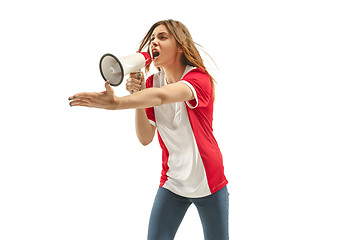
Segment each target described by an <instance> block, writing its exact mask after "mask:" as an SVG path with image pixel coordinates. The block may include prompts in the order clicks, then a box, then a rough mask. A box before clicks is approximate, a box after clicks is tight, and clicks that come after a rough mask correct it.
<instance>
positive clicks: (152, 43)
mask: <svg viewBox="0 0 360 240" xmlns="http://www.w3.org/2000/svg"><path fill="white" fill-rule="evenodd" d="M158 45H159V44H158V40H157V39H156V38H155V39H154V40H152V41H151V46H153V47H156V46H158Z"/></svg>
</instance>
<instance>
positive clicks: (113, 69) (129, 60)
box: [100, 52, 151, 86]
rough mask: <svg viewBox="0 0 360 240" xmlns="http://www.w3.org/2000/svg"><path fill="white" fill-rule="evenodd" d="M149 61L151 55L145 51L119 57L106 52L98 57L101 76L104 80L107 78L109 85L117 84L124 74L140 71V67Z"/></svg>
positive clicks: (120, 81)
mask: <svg viewBox="0 0 360 240" xmlns="http://www.w3.org/2000/svg"><path fill="white" fill-rule="evenodd" d="M150 61H151V57H150V55H149V54H148V53H147V52H137V53H135V54H131V55H129V56H125V57H120V58H119V59H117V58H116V57H115V56H114V55H112V54H110V53H107V54H105V55H103V56H102V57H101V59H100V72H101V76H102V77H103V78H104V80H105V81H108V80H109V81H110V85H111V86H119V85H120V84H121V83H122V81H123V79H124V76H126V75H128V74H130V73H135V72H140V70H141V68H143V67H145V66H146V65H148V64H149V63H150Z"/></svg>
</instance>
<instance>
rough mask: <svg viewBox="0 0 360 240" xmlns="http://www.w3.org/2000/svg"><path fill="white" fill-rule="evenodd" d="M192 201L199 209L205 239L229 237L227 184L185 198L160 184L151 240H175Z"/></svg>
mask: <svg viewBox="0 0 360 240" xmlns="http://www.w3.org/2000/svg"><path fill="white" fill-rule="evenodd" d="M192 203H194V204H195V206H196V208H197V210H198V213H199V216H200V220H201V224H202V227H203V231H204V237H205V240H228V239H229V220H228V219H229V193H228V191H227V187H226V186H225V187H223V188H222V189H220V190H219V191H217V192H215V193H213V194H212V195H209V196H206V197H202V198H186V197H181V196H179V195H177V194H174V193H172V192H171V191H169V190H167V189H165V188H162V187H160V188H159V189H158V192H157V194H156V197H155V201H154V205H153V208H152V211H151V215H150V222H149V230H148V240H173V239H174V237H175V234H176V231H177V230H178V228H179V226H180V223H181V221H182V219H183V218H184V216H185V213H186V211H187V209H188V208H189V206H190V205H191V204H192ZM189 231H191V230H189ZM189 240H191V239H189Z"/></svg>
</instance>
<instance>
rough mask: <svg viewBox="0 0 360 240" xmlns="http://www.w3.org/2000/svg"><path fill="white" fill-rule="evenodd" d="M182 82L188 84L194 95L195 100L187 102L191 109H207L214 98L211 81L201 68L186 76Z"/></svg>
mask: <svg viewBox="0 0 360 240" xmlns="http://www.w3.org/2000/svg"><path fill="white" fill-rule="evenodd" d="M180 82H182V83H184V84H186V85H187V86H188V87H189V88H190V89H191V91H192V92H193V94H194V99H193V100H190V101H187V102H186V104H187V105H188V107H189V108H191V109H194V108H197V107H205V106H207V105H208V104H209V101H210V99H211V97H212V85H211V79H210V76H209V75H208V74H206V73H205V72H204V71H202V70H201V69H200V68H196V69H194V70H192V71H190V72H189V73H188V74H186V75H185V76H184V77H183V78H182V79H181V80H180Z"/></svg>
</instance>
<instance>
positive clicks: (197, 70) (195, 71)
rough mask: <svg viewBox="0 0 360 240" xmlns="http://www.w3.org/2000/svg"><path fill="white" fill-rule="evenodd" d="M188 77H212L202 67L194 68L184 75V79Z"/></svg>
mask: <svg viewBox="0 0 360 240" xmlns="http://www.w3.org/2000/svg"><path fill="white" fill-rule="evenodd" d="M187 78H200V79H210V76H209V75H208V74H206V72H205V71H204V70H202V69H201V68H193V69H192V70H190V71H189V72H188V73H187V74H185V76H184V77H183V79H187Z"/></svg>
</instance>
